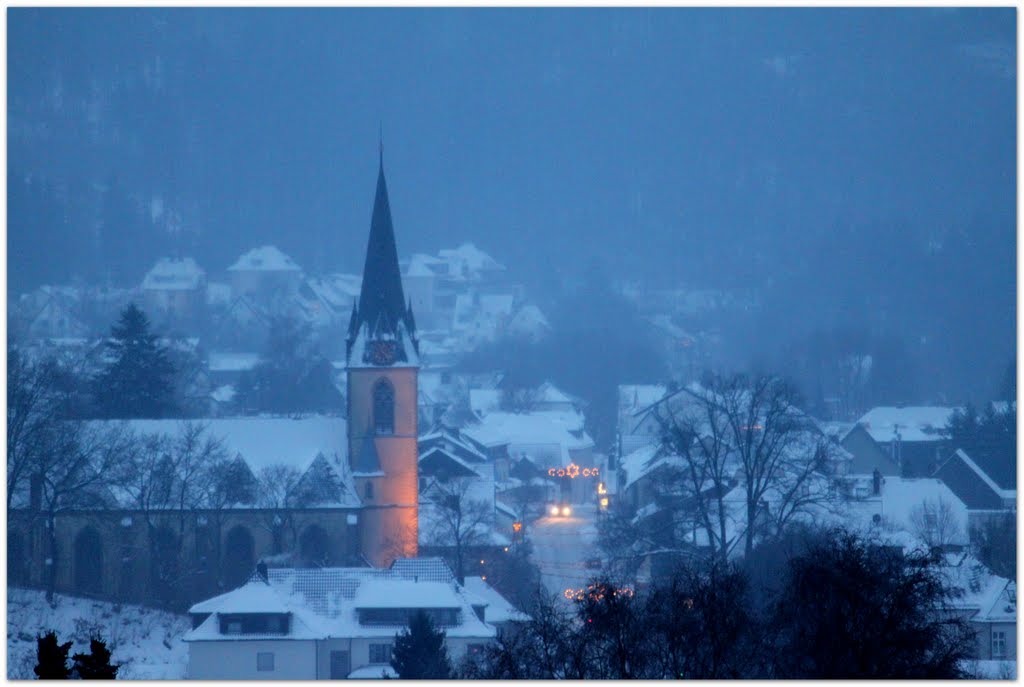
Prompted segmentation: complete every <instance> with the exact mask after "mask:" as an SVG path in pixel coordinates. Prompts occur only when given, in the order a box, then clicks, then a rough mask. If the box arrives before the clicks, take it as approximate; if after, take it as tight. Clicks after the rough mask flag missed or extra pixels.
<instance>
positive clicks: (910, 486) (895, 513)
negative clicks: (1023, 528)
mask: <svg viewBox="0 0 1024 687" xmlns="http://www.w3.org/2000/svg"><path fill="white" fill-rule="evenodd" d="M926 505H927V506H929V507H930V508H931V509H932V511H933V512H935V513H936V514H937V515H938V516H940V517H941V516H943V515H944V514H942V513H940V512H938V510H937V509H939V508H942V507H943V505H945V506H946V507H948V517H949V518H950V519H951V522H949V523H941V525H942V527H943V528H944V529H945V530H946V531H945V534H946V535H947V536H950V537H951V541H950V542H948V543H951V544H966V543H968V526H967V506H966V505H964V502H963V501H961V500H960V498H959V497H958V496H957V495H956V494H955V493H954V492H953V491H952V490H951V489H950V488H949V487H948V486H946V483H945V482H943V481H942V480H940V479H934V478H929V477H920V478H907V477H894V476H887V477H884V478H883V480H882V489H881V494H880V495H879V496H873V497H871V498H867V499H863V500H855V501H851V502H849V504H847V510H848V511H849V513H850V514H851V516H852V517H855V518H858V519H859V520H861V521H863V522H869V521H871V519H872V518H873V516H875V515H879V516H881V518H882V519H883V520H884V521H885V522H886V523H888V524H889V525H891V526H893V527H896V528H899V529H902V530H904V531H906V532H909V533H910V534H912V535H914V536H918V535H919V534H920V533H919V532H918V530H919V529H920V528H921V523H920V522H919V521H920V520H921V517H920V515H923V513H924V512H923V510H922V508H923V507H924V506H926ZM915 519H916V520H917V521H918V522H915Z"/></svg>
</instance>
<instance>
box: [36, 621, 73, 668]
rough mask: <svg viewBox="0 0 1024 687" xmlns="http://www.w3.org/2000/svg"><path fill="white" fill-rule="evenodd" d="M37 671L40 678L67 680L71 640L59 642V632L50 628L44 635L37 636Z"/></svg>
mask: <svg viewBox="0 0 1024 687" xmlns="http://www.w3.org/2000/svg"><path fill="white" fill-rule="evenodd" d="M36 646H37V648H36V667H35V673H36V675H37V676H38V677H39V679H40V680H67V679H68V677H69V673H70V671H69V670H68V651H69V650H70V649H71V642H67V643H66V644H58V643H57V633H55V632H54V631H53V630H50V631H49V632H47V633H46V634H45V635H44V636H42V637H36Z"/></svg>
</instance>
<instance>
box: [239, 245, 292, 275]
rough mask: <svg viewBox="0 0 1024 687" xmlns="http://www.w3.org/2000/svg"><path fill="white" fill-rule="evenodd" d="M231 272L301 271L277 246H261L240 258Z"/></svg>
mask: <svg viewBox="0 0 1024 687" xmlns="http://www.w3.org/2000/svg"><path fill="white" fill-rule="evenodd" d="M228 270H229V271H241V270H257V271H259V270H265V271H268V272H270V271H295V272H298V271H301V268H300V267H299V266H298V265H296V264H295V262H294V261H293V260H292V259H291V258H290V257H288V256H287V255H285V254H284V253H282V252H281V251H280V250H279V249H278V248H277V246H260V247H259V248H254V249H252V250H251V251H249V252H248V253H246V254H245V255H243V256H242V257H240V258H238V260H237V261H236V262H235V264H234V265H232V266H231V267H229V268H228Z"/></svg>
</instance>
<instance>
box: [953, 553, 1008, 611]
mask: <svg viewBox="0 0 1024 687" xmlns="http://www.w3.org/2000/svg"><path fill="white" fill-rule="evenodd" d="M939 570H940V571H941V573H942V575H943V577H944V578H945V581H946V583H947V585H948V586H949V587H950V588H951V589H953V590H956V591H957V592H958V593H957V594H956V595H955V596H954V598H953V599H952V601H951V604H952V605H953V607H955V608H959V609H963V610H967V611H975V614H974V615H972V616H971V617H970V619H971V620H972V621H974V622H1007V623H1013V622H1016V620H1017V601H1016V597H1017V594H1016V591H1017V589H1016V584H1015V583H1014V582H1013V581H1012V580H1008V579H1006V578H1005V577H1000V576H998V575H996V574H995V573H993V572H992V571H991V570H989V569H988V568H987V567H986V566H985V565H984V564H983V563H981V561H979V560H978V559H976V558H975V557H974V556H973V555H971V554H969V553H952V554H946V555H945V556H944V557H943V561H942V565H940V568H939Z"/></svg>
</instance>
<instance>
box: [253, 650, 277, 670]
mask: <svg viewBox="0 0 1024 687" xmlns="http://www.w3.org/2000/svg"><path fill="white" fill-rule="evenodd" d="M256 670H258V671H261V672H264V671H273V670H274V654H273V652H270V651H261V652H259V653H258V654H256Z"/></svg>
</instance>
